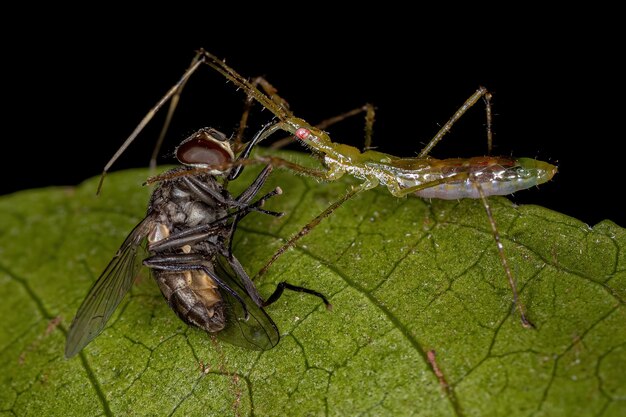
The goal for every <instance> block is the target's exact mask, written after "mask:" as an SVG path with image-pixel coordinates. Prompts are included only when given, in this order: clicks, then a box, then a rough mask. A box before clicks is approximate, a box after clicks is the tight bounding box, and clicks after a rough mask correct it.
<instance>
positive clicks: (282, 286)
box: [227, 252, 332, 310]
mask: <svg viewBox="0 0 626 417" xmlns="http://www.w3.org/2000/svg"><path fill="white" fill-rule="evenodd" d="M227 259H228V263H229V264H230V266H231V267H232V268H233V271H235V274H237V276H238V277H239V279H240V280H241V282H242V283H243V286H244V288H245V289H246V292H247V293H248V295H249V296H250V298H252V300H253V301H254V303H255V304H256V305H258V306H259V307H266V306H268V305H270V304H272V303H274V302H275V301H276V300H278V299H279V298H280V296H281V295H282V294H283V291H284V290H290V291H297V292H304V293H307V294H311V295H314V296H316V297H319V298H320V299H321V300H322V301H323V302H324V304H325V305H326V308H327V309H328V310H331V309H332V305H331V304H330V302H328V299H327V298H326V297H325V296H324V294H322V293H320V292H317V291H315V290H311V289H309V288H305V287H300V286H297V285H292V284H289V283H288V282H285V281H283V282H280V283H279V284H278V286H277V287H276V290H274V292H273V293H272V295H270V296H269V298H268V299H267V301H264V300H263V298H261V295H260V294H259V291H258V290H257V288H256V286H255V285H254V283H253V282H252V280H251V279H250V276H248V274H247V273H246V271H245V269H244V268H243V266H242V265H241V263H239V260H238V259H237V258H236V257H235V256H234V255H233V254H232V252H231V253H230V256H228V257H227Z"/></svg>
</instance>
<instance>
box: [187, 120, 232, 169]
mask: <svg viewBox="0 0 626 417" xmlns="http://www.w3.org/2000/svg"><path fill="white" fill-rule="evenodd" d="M176 158H177V159H178V160H179V161H180V163H181V164H185V165H189V166H197V167H203V166H211V165H223V164H227V163H229V162H232V161H233V159H235V158H234V155H233V152H232V150H231V149H230V145H229V143H228V138H227V137H226V135H224V134H223V133H221V132H219V131H217V130H215V129H203V130H201V131H199V132H197V133H195V134H194V135H192V136H191V137H189V138H188V139H186V140H185V141H183V142H182V143H181V144H180V145H179V146H178V148H176Z"/></svg>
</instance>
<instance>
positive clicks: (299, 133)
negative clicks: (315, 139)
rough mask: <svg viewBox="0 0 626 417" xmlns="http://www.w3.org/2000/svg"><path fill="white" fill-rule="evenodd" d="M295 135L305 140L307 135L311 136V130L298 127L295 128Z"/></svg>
mask: <svg viewBox="0 0 626 417" xmlns="http://www.w3.org/2000/svg"><path fill="white" fill-rule="evenodd" d="M295 135H296V137H297V138H298V139H302V140H307V139H308V138H309V136H311V131H310V130H309V129H305V128H303V127H301V128H300V129H298V130H296V133H295Z"/></svg>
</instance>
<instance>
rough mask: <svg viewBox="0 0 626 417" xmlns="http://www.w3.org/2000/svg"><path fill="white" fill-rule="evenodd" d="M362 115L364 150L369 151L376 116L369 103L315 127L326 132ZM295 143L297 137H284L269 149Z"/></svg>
mask: <svg viewBox="0 0 626 417" xmlns="http://www.w3.org/2000/svg"><path fill="white" fill-rule="evenodd" d="M361 113H365V148H364V149H368V148H369V147H370V145H371V143H372V131H373V125H374V115H375V110H374V106H372V105H371V104H369V103H367V104H365V105H364V106H361V107H358V108H356V109H352V110H350V111H347V112H345V113H341V114H338V115H337V116H334V117H330V118H328V119H324V120H322V121H321V122H319V123H318V124H316V125H315V127H316V128H318V129H320V130H324V129H327V128H328V127H330V126H332V125H334V124H336V123H339V122H341V121H343V120H345V119H348V118H350V117H353V116H357V115H359V114H361ZM293 141H295V136H293V135H290V136H287V137H284V138H282V139H279V140H277V141H275V142H274V143H272V144H271V145H270V146H269V148H270V149H281V148H283V147H285V146H287V145H289V144H290V143H291V142H293Z"/></svg>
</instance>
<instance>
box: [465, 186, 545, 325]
mask: <svg viewBox="0 0 626 417" xmlns="http://www.w3.org/2000/svg"><path fill="white" fill-rule="evenodd" d="M474 185H475V186H476V189H477V190H478V194H480V199H481V200H482V202H483V206H484V207H485V211H486V212H487V217H488V218H489V224H490V225H491V233H492V234H493V239H494V240H495V241H496V246H497V248H498V254H499V256H500V263H502V267H503V268H504V272H505V273H506V277H507V279H508V280H509V286H510V287H511V291H512V292H513V305H514V306H515V308H517V311H518V312H519V315H520V320H521V321H522V326H524V327H526V328H529V329H532V328H534V327H535V326H534V325H533V324H532V323H531V322H530V321H529V320H528V319H527V318H526V309H525V308H524V304H522V302H521V301H520V299H519V296H518V293H517V284H516V283H515V278H514V277H513V273H512V272H511V268H510V267H509V263H508V261H507V259H506V256H505V255H504V246H503V245H502V240H501V239H500V233H499V232H498V227H497V226H496V220H495V219H494V217H493V214H492V212H491V207H490V206H489V202H488V201H487V197H486V196H485V193H484V191H483V187H482V186H481V185H480V183H479V182H478V181H474Z"/></svg>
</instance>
